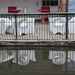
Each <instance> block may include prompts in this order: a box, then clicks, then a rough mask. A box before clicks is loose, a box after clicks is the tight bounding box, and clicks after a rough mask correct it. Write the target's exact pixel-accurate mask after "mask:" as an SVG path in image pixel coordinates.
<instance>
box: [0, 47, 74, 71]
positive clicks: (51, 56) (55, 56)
mask: <svg viewBox="0 0 75 75" xmlns="http://www.w3.org/2000/svg"><path fill="white" fill-rule="evenodd" d="M54 49H56V48H53V49H50V50H0V63H1V64H3V63H4V64H6V63H7V62H9V61H10V60H11V62H12V63H11V65H13V66H14V65H16V64H18V66H21V67H22V68H24V70H26V69H29V70H50V71H53V70H54V71H56V70H58V71H59V70H61V71H62V70H63V71H66V70H67V71H75V51H74V50H73V51H70V50H72V49H68V50H67V51H66V49H65V48H58V49H56V50H57V51H54ZM4 64H3V65H4ZM26 65H27V67H26ZM14 68H15V66H14V67H13V69H14ZM21 70H22V69H21Z"/></svg>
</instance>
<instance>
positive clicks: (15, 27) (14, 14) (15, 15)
mask: <svg viewBox="0 0 75 75" xmlns="http://www.w3.org/2000/svg"><path fill="white" fill-rule="evenodd" d="M14 17H15V32H16V37H15V39H17V16H16V14H14Z"/></svg>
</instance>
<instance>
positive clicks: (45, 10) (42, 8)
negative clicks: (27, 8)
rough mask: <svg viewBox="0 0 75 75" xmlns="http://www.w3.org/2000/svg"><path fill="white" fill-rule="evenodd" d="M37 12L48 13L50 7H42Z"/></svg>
mask: <svg viewBox="0 0 75 75" xmlns="http://www.w3.org/2000/svg"><path fill="white" fill-rule="evenodd" d="M38 11H40V12H43V13H47V12H50V7H49V6H42V7H41V10H38Z"/></svg>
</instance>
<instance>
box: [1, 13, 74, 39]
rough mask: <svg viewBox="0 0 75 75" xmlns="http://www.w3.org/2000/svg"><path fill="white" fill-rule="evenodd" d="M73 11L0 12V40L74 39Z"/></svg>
mask: <svg viewBox="0 0 75 75" xmlns="http://www.w3.org/2000/svg"><path fill="white" fill-rule="evenodd" d="M74 19H75V13H66V12H65V13H48V14H46V13H42V14H41V13H35V14H33V13H31V14H30V13H27V14H23V13H20V14H14V13H13V14H0V40H16V39H17V40H67V39H69V40H75V37H74V36H75V23H74V22H75V21H74Z"/></svg>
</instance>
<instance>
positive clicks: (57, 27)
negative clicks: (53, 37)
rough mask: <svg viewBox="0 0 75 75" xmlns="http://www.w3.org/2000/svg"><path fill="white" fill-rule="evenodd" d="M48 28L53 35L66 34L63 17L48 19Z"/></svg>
mask: <svg viewBox="0 0 75 75" xmlns="http://www.w3.org/2000/svg"><path fill="white" fill-rule="evenodd" d="M49 25H50V26H49V27H50V31H51V32H52V33H53V34H56V33H61V34H64V33H65V32H66V30H65V29H66V28H65V27H66V26H65V25H66V18H65V17H49Z"/></svg>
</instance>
